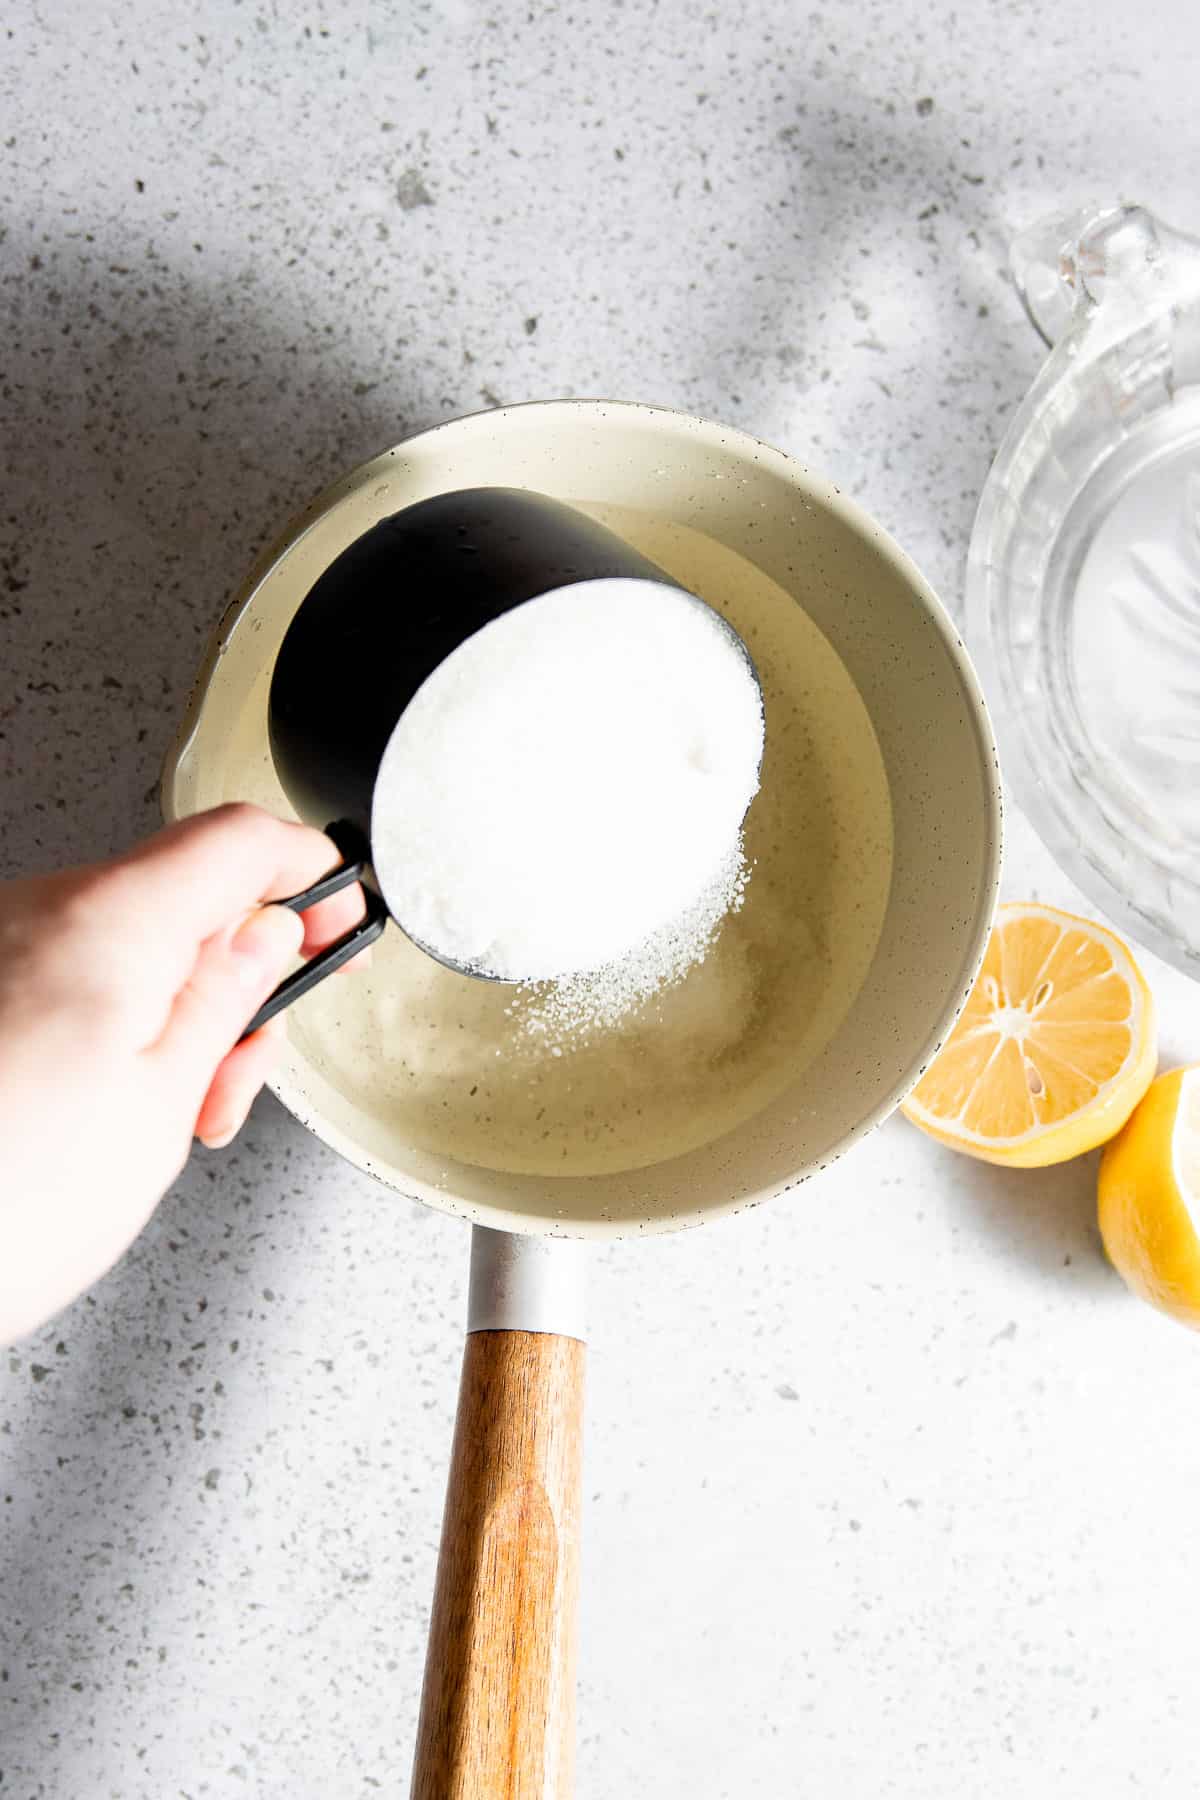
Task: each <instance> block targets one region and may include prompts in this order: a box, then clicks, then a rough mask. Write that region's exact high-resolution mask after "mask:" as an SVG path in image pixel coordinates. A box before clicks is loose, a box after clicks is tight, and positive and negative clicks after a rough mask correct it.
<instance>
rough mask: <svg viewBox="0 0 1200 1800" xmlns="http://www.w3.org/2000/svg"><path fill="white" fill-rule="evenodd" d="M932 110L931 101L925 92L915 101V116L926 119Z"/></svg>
mask: <svg viewBox="0 0 1200 1800" xmlns="http://www.w3.org/2000/svg"><path fill="white" fill-rule="evenodd" d="M932 111H933V101H932V99H931V98H930V96H929V95H928V94H925V95H923V96H922V98H921V99H920V100H918V101H917V117H918V118H919V119H927V118H928V117H929V115H930V113H931V112H932Z"/></svg>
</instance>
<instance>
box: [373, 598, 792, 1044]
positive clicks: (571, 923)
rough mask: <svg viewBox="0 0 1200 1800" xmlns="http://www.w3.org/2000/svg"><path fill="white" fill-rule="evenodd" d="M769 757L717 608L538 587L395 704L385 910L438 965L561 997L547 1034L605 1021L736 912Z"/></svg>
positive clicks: (380, 784) (378, 834) (380, 832)
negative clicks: (549, 985)
mask: <svg viewBox="0 0 1200 1800" xmlns="http://www.w3.org/2000/svg"><path fill="white" fill-rule="evenodd" d="M762 747H763V715H762V701H761V696H760V693H759V689H758V685H757V683H756V681H755V679H754V677H753V674H752V672H751V670H750V667H749V665H748V663H747V661H746V658H745V657H744V656H743V654H742V653H741V650H740V648H739V646H738V644H737V642H736V640H735V639H734V638H733V637H732V635H731V634H730V633H729V632H728V631H727V630H726V629H725V628H724V626H723V625H722V624H721V623H720V622H719V621H718V620H717V619H716V617H715V616H714V615H713V614H712V613H711V612H709V611H708V609H707V608H705V607H702V606H700V605H699V604H698V603H697V602H695V601H694V600H692V599H691V598H690V597H689V596H688V595H686V594H684V593H682V592H681V591H680V590H678V589H675V588H672V587H669V586H667V585H665V584H659V583H653V582H645V581H634V580H624V579H612V580H601V581H589V582H584V583H580V584H578V585H576V586H573V587H570V588H564V589H559V590H556V591H555V592H553V593H550V594H546V595H543V596H541V597H540V598H538V599H536V600H531V601H529V602H527V603H526V604H525V605H523V606H519V607H516V608H514V609H513V610H512V611H511V612H509V613H506V614H504V615H503V616H502V617H501V618H499V619H497V620H495V621H494V622H493V623H492V624H490V625H488V626H485V627H484V629H483V630H482V631H479V632H477V633H476V634H475V635H474V636H473V637H471V638H468V639H467V641H466V642H465V643H464V644H462V645H461V646H460V647H459V649H457V650H456V651H455V652H454V653H453V655H451V656H450V657H448V658H447V659H446V661H445V662H444V663H442V664H441V666H440V667H439V668H438V669H437V670H436V671H435V672H434V674H433V675H432V676H431V677H430V678H429V680H428V681H427V682H426V683H425V685H424V686H423V687H422V688H421V690H420V691H419V693H418V694H417V695H416V696H415V698H414V699H413V700H412V701H411V703H410V704H409V706H408V707H407V708H406V709H405V712H404V714H403V715H402V717H401V720H400V723H399V725H398V726H397V728H396V730H395V732H394V733H393V735H392V738H391V740H390V742H389V744H388V747H387V750H386V753H385V755H384V758H383V762H382V765H381V768H380V773H379V778H378V781H377V784H376V793H375V805H374V814H373V820H372V841H373V855H374V863H375V869H376V873H377V875H378V877H379V881H380V885H381V887H382V890H383V893H384V896H385V898H386V900H387V902H388V904H389V906H390V908H391V910H392V912H393V914H394V916H395V917H396V918H397V919H398V920H399V921H400V923H401V924H402V925H403V927H404V929H405V930H406V931H407V932H408V933H409V935H410V936H412V937H413V938H414V939H415V940H416V941H417V942H418V943H420V944H422V945H423V946H424V947H425V948H426V949H428V950H430V951H432V952H433V953H434V954H435V955H437V956H439V957H441V958H442V959H443V960H444V961H448V962H451V963H455V964H459V965H461V966H463V967H466V968H471V969H475V970H481V971H485V972H487V973H490V974H493V975H498V976H500V977H501V978H502V979H504V980H511V981H523V982H526V983H528V982H537V983H545V982H553V983H555V984H556V988H555V989H554V990H552V991H551V992H550V993H547V991H546V990H539V993H540V996H541V1000H540V1004H541V1005H542V1006H543V1009H544V1017H545V1023H546V1025H547V1026H550V1025H552V1024H553V1023H554V1018H555V1008H556V1006H557V1014H558V1024H559V1025H560V1026H561V1025H562V1024H563V1023H564V1022H565V1019H566V1014H567V1013H568V1012H569V1013H570V1014H571V1016H572V1017H573V1018H574V1019H575V1020H576V1021H580V1020H582V1019H583V1018H584V1015H586V1014H587V1013H588V1010H589V1007H590V1008H591V1011H592V1012H593V1013H595V1014H596V1020H595V1022H596V1023H600V1022H602V1018H611V1017H612V1016H615V1013H614V1009H616V1011H621V1010H624V1009H625V1008H626V1007H628V1006H630V1005H633V1004H635V1003H636V1002H637V1001H638V1000H640V999H643V998H645V997H646V995H648V994H649V993H651V992H653V990H654V989H655V988H656V987H657V986H658V985H660V984H661V983H662V982H663V981H665V980H670V979H673V978H674V977H676V976H677V975H678V974H681V973H683V972H684V971H685V970H686V968H687V967H688V966H690V965H691V964H692V963H693V962H694V961H695V960H697V958H698V957H700V956H702V955H703V953H704V949H705V947H706V946H707V944H708V942H709V941H710V940H711V938H712V935H713V933H714V931H715V929H716V927H717V925H718V924H719V922H720V919H721V918H722V916H723V915H724V914H725V912H726V911H727V910H728V909H729V908H730V907H731V906H734V905H736V904H738V903H739V896H740V892H741V888H742V886H743V885H744V880H745V871H744V864H743V861H742V856H741V836H740V833H741V824H742V820H743V818H744V815H745V813H746V809H747V807H748V805H749V803H750V800H751V799H752V797H753V795H754V793H755V791H756V790H757V787H758V768H759V763H760V760H761V756H762ZM589 997H590V998H589ZM535 1011H536V1009H535ZM533 1022H534V1021H533V1015H532V1014H531V1015H530V1017H529V1023H531V1024H532V1023H533Z"/></svg>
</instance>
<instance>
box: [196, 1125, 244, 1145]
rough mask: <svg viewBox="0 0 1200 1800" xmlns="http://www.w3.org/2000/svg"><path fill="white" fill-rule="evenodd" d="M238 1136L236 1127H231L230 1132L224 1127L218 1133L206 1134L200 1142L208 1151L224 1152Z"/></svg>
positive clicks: (210, 1132)
mask: <svg viewBox="0 0 1200 1800" xmlns="http://www.w3.org/2000/svg"><path fill="white" fill-rule="evenodd" d="M237 1134H238V1128H237V1126H236V1125H231V1126H229V1128H228V1130H226V1128H225V1127H224V1126H222V1127H221V1128H220V1130H218V1131H209V1132H206V1133H205V1135H204V1136H203V1137H202V1138H201V1139H200V1142H201V1143H202V1144H203V1145H204V1148H205V1149H206V1150H224V1149H225V1147H226V1145H227V1144H232V1142H233V1140H234V1138H235V1137H236V1136H237Z"/></svg>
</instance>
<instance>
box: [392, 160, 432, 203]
mask: <svg viewBox="0 0 1200 1800" xmlns="http://www.w3.org/2000/svg"><path fill="white" fill-rule="evenodd" d="M396 198H397V200H398V201H399V202H400V205H401V206H402V207H403V209H404V211H405V212H413V211H414V210H415V208H417V207H418V206H433V205H435V204H436V202H435V200H434V198H433V195H432V194H431V193H430V191H429V189H428V188H427V187H426V186H425V182H424V179H423V178H422V175H421V171H420V170H419V169H405V171H404V173H403V175H401V177H400V179H399V181H398V182H397V183H396Z"/></svg>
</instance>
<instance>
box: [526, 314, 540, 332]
mask: <svg viewBox="0 0 1200 1800" xmlns="http://www.w3.org/2000/svg"><path fill="white" fill-rule="evenodd" d="M537 328H538V322H537V314H536V313H533V314H532V315H531V316H530V317H529V318H528V319H526V321H525V336H526V337H532V336H533V334H534V332H535V331H536V330H537Z"/></svg>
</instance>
